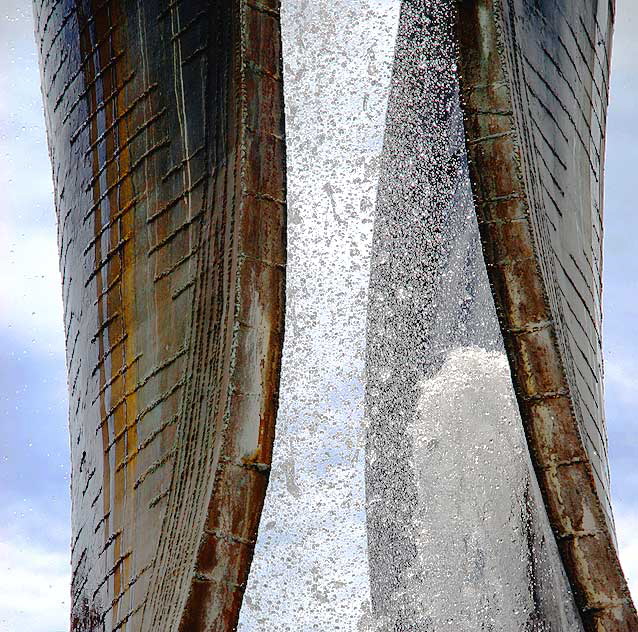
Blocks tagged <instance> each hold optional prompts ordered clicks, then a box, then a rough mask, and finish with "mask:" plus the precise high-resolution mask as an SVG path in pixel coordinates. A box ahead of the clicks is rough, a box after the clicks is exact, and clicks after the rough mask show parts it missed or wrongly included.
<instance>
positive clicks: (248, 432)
mask: <svg viewBox="0 0 638 632" xmlns="http://www.w3.org/2000/svg"><path fill="white" fill-rule="evenodd" d="M42 4H43V6H42V8H41V10H40V11H39V12H38V14H39V15H40V16H44V17H43V18H42V19H38V23H37V31H38V38H39V43H40V56H41V64H42V71H43V72H42V76H43V86H46V90H45V94H44V96H45V111H46V119H47V129H48V133H49V144H50V148H51V157H52V163H53V168H54V180H55V189H56V207H57V211H58V215H59V217H60V237H61V239H60V258H61V267H62V270H63V286H64V288H63V290H64V297H65V298H64V300H65V326H66V333H67V351H68V354H67V362H68V369H69V377H70V379H69V382H70V389H71V411H70V414H71V423H70V426H71V429H72V432H73V436H72V442H71V443H72V461H73V476H72V485H71V488H72V494H73V499H74V500H73V518H74V522H73V546H72V560H73V587H72V590H73V593H72V602H73V605H72V629H73V630H78V631H80V630H81V631H83V632H89V631H90V632H94V631H97V630H102V629H106V630H112V631H113V632H115V631H122V632H127V631H128V632H132V631H135V632H137V630H142V629H144V630H146V629H152V630H159V629H176V627H179V626H180V625H181V628H182V629H184V630H199V629H201V630H204V629H207V630H208V629H216V630H232V629H234V628H235V626H236V622H237V618H238V615H239V607H240V605H241V600H242V596H243V589H244V586H245V582H246V578H247V575H248V571H249V567H250V561H251V559H252V550H253V547H254V540H255V537H256V532H257V527H258V523H259V516H260V513H261V508H262V505H263V500H264V495H265V491H266V485H267V482H268V473H269V467H270V465H269V464H270V460H271V453H272V442H273V439H274V424H275V419H276V411H277V405H278V388H279V367H280V360H281V345H282V340H283V317H284V281H285V257H286V246H285V231H286V216H285V200H286V194H285V152H284V128H283V91H282V85H281V47H280V35H279V3H278V2H274V1H272V0H267V1H265V2H260V3H257V4H254V5H253V4H249V3H248V2H247V1H246V0H223V1H222V2H220V3H209V4H208V5H206V6H203V5H201V6H200V4H199V3H197V2H190V1H188V0H182V1H181V2H172V1H170V0H149V2H145V3H128V2H123V1H122V0H87V1H86V2H76V1H75V0H44V1H43V2H42ZM224 42H225V43H226V44H227V45H225V46H224V47H223V49H221V48H220V46H221V44H220V43H224ZM52 67H55V70H54V71H52ZM180 622H181V623H180Z"/></svg>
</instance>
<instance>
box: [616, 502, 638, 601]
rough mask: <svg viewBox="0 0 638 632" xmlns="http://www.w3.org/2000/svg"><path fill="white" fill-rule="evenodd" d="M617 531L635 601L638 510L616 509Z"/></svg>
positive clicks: (623, 562) (621, 559)
mask: <svg viewBox="0 0 638 632" xmlns="http://www.w3.org/2000/svg"><path fill="white" fill-rule="evenodd" d="M615 520H616V533H617V535H618V548H619V551H620V563H621V564H622V567H623V570H624V571H625V577H626V578H627V581H628V583H629V590H630V591H631V593H632V596H633V598H634V601H637V600H638V511H636V510H633V511H624V510H622V509H621V510H618V509H616V517H615Z"/></svg>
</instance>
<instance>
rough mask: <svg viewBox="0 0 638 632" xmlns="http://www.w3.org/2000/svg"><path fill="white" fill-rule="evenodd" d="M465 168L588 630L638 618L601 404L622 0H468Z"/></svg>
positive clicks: (463, 35) (463, 17)
mask: <svg viewBox="0 0 638 632" xmlns="http://www.w3.org/2000/svg"><path fill="white" fill-rule="evenodd" d="M458 10H459V13H458V21H457V35H458V45H459V56H460V67H459V73H460V80H461V97H462V107H463V108H464V112H465V131H466V144H467V150H468V156H469V159H470V163H471V164H470V176H471V180H472V187H473V192H474V197H475V205H476V211H477V215H478V219H479V227H480V231H481V238H482V243H483V251H484V255H485V260H486V263H487V269H488V276H489V278H490V283H491V285H492V291H493V294H494V299H495V303H496V307H497V311H498V315H499V320H500V324H501V329H502V332H503V338H504V341H505V345H506V349H507V353H508V357H509V361H510V366H511V369H512V377H513V381H514V386H515V390H516V394H517V399H518V403H519V407H520V410H521V414H522V418H523V422H524V427H525V432H526V436H527V441H528V445H529V448H530V453H531V456H532V461H533V464H534V467H535V470H536V475H537V478H538V481H539V484H540V487H541V490H542V492H543V497H544V501H545V505H546V508H547V512H548V515H549V518H550V522H551V524H552V528H553V531H554V535H555V537H556V540H557V542H558V546H559V550H560V552H561V557H562V560H563V564H564V567H565V569H566V571H567V574H568V577H569V580H570V583H571V586H572V588H573V591H574V595H575V598H576V602H577V604H578V606H579V609H580V611H581V616H582V619H583V623H584V625H585V628H586V629H587V630H589V631H592V632H593V631H596V632H603V631H605V632H629V631H630V630H631V631H634V630H638V617H637V616H636V610H635V608H634V605H633V603H632V601H631V598H630V596H629V592H628V589H627V584H626V581H625V578H624V576H623V573H622V569H621V567H620V564H619V562H618V557H617V552H616V548H615V536H614V533H613V518H612V514H611V507H610V504H609V481H608V473H607V464H606V435H605V428H604V421H603V413H602V403H603V402H602V360H601V357H602V354H601V347H600V344H601V343H600V335H601V329H600V323H601V305H600V299H601V290H600V284H601V264H602V261H601V259H602V245H601V234H602V226H601V224H602V212H601V210H600V209H601V206H602V180H603V177H602V176H603V155H604V123H605V113H606V107H607V86H608V79H607V78H608V71H609V53H610V45H611V30H612V23H613V5H612V4H610V3H608V2H607V1H606V0H605V1H604V2H596V1H595V0H589V1H588V2H583V3H571V2H556V3H553V2H552V3H550V2H542V1H538V0H503V1H501V0H479V1H475V0H471V1H470V0H460V2H459V3H458Z"/></svg>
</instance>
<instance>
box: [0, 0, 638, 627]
mask: <svg viewBox="0 0 638 632" xmlns="http://www.w3.org/2000/svg"><path fill="white" fill-rule="evenodd" d="M0 5H1V8H2V11H1V14H0V95H2V98H1V99H0V191H1V192H2V196H1V197H0V270H2V274H1V275H0V632H15V631H18V630H30V631H32V632H58V631H62V630H66V629H67V627H68V608H69V600H68V587H67V582H68V576H69V569H68V557H69V555H68V548H69V538H70V535H69V500H68V471H69V466H68V438H67V410H66V374H65V364H64V340H63V331H62V316H61V309H62V308H61V299H60V295H61V292H60V281H59V273H58V265H57V244H56V233H55V212H54V209H53V201H52V189H51V168H50V164H49V159H48V155H47V149H46V140H45V132H44V122H43V119H42V110H41V97H40V88H39V71H38V65H37V58H36V54H35V44H34V38H33V28H32V24H31V14H30V7H31V4H30V2H28V1H26V0H23V1H20V0H0ZM636 27H638V5H637V4H636V3H635V2H634V0H618V19H617V28H616V37H615V48H614V53H613V58H612V59H613V70H612V89H611V102H610V107H609V119H608V137H607V168H606V200H605V257H606V258H605V279H604V301H605V302H604V306H605V329H604V336H605V338H604V344H605V358H606V380H605V385H606V410H607V424H608V433H609V444H610V449H609V454H610V459H611V475H612V488H613V501H614V508H615V514H616V522H617V528H618V538H619V543H620V549H621V560H622V562H623V565H624V567H625V571H626V573H627V575H628V577H629V580H630V583H631V585H632V589H633V591H634V595H636V596H637V597H638V497H636V494H635V490H636V489H637V484H638V468H636V465H635V464H636V455H637V454H638V419H637V417H636V414H635V411H636V408H637V407H638V333H637V331H638V329H637V327H636V323H637V322H638V298H637V293H638V248H637V247H636V235H638V213H636V212H635V199H636V197H637V194H636V181H637V178H636V175H635V173H636V169H637V166H638V144H637V143H636V141H635V139H636V138H637V137H638V123H637V122H636V120H637V117H636V112H637V107H638V80H637V77H638V37H636V30H635V29H636Z"/></svg>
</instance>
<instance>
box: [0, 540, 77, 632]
mask: <svg viewBox="0 0 638 632" xmlns="http://www.w3.org/2000/svg"><path fill="white" fill-rule="evenodd" d="M69 581H70V567H69V559H68V555H67V554H66V553H65V554H61V553H59V552H52V551H48V550H46V549H44V548H42V547H40V546H38V545H35V544H33V543H31V542H28V541H26V540H24V539H19V538H6V537H3V538H2V540H1V541H0V632H20V631H23V630H29V632H65V631H66V630H67V629H68V627H69V614H68V613H69Z"/></svg>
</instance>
